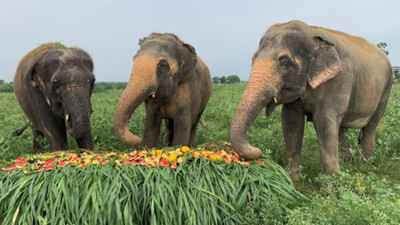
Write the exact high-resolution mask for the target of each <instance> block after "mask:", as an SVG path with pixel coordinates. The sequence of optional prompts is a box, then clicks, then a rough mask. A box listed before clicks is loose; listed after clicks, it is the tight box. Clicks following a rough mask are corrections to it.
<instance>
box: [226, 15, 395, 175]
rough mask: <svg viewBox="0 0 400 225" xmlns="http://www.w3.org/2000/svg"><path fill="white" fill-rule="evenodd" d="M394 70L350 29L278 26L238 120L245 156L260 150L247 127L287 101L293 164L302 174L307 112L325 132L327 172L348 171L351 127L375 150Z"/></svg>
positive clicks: (263, 45)
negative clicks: (345, 147) (346, 145)
mask: <svg viewBox="0 0 400 225" xmlns="http://www.w3.org/2000/svg"><path fill="white" fill-rule="evenodd" d="M392 77H393V72H392V68H391V65H390V62H389V60H388V58H387V57H386V55H385V54H384V53H383V51H382V50H380V49H379V48H377V47H376V46H375V45H373V44H371V43H370V42H368V41H366V40H364V39H362V38H359V37H354V36H350V35H348V34H345V33H342V32H339V31H334V30H329V29H325V28H321V27H313V26H308V25H306V24H305V23H303V22H301V21H291V22H288V23H285V24H276V25H274V26H272V27H270V28H269V29H268V31H267V32H266V33H265V35H264V36H263V37H262V39H261V41H260V45H259V49H258V50H257V52H256V53H255V54H254V56H253V67H252V72H251V75H250V79H249V82H248V84H247V87H246V89H245V91H244V94H243V96H242V99H241V100H240V103H239V106H238V108H237V111H236V114H235V116H234V119H233V121H232V124H231V132H230V138H231V142H232V145H233V147H234V148H235V149H236V151H237V152H238V154H239V155H240V156H242V157H243V158H245V159H249V160H253V159H257V158H259V157H260V156H261V155H262V152H261V150H260V149H258V148H256V147H253V146H251V145H250V144H249V143H248V142H247V140H246V132H247V130H248V128H249V127H250V125H251V124H252V123H253V121H254V119H255V118H256V117H257V115H258V114H259V113H260V112H261V110H262V108H263V107H266V113H267V116H268V115H269V114H270V113H271V112H272V111H273V109H274V108H275V107H276V106H277V105H279V104H282V129H283V135H284V139H285V144H286V155H287V159H288V165H287V169H288V170H289V173H290V175H291V176H292V178H293V179H299V176H300V173H301V171H300V164H301V148H302V141H303V133H304V123H305V117H307V118H308V119H309V120H312V121H313V123H314V127H315V130H316V133H317V136H318V143H319V147H320V153H321V164H322V165H321V166H322V173H324V174H326V175H329V174H332V173H334V172H340V166H339V159H338V139H339V138H340V139H341V140H343V139H344V136H343V132H344V131H345V129H347V128H360V129H361V145H362V148H363V154H364V156H365V157H369V156H371V155H372V154H373V151H374V147H375V130H376V127H377V125H378V122H379V121H380V119H381V118H382V116H383V114H384V112H385V110H386V105H387V102H388V98H389V93H390V88H391V85H392V79H393V78H392Z"/></svg>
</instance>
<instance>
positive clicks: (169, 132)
mask: <svg viewBox="0 0 400 225" xmlns="http://www.w3.org/2000/svg"><path fill="white" fill-rule="evenodd" d="M173 137H174V120H171V119H165V135H164V144H165V145H167V146H169V145H172V141H173Z"/></svg>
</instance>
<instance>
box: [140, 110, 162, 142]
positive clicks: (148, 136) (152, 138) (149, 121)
mask: <svg viewBox="0 0 400 225" xmlns="http://www.w3.org/2000/svg"><path fill="white" fill-rule="evenodd" d="M157 112H158V111H152V112H151V111H147V112H146V120H145V123H144V131H143V147H145V148H148V149H151V148H154V147H156V146H157V143H158V139H159V137H160V128H161V122H162V120H161V117H160V115H159V114H158V113H157Z"/></svg>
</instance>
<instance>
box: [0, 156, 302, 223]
mask: <svg viewBox="0 0 400 225" xmlns="http://www.w3.org/2000/svg"><path fill="white" fill-rule="evenodd" d="M0 186H1V187H2V189H1V190H0V196H1V198H0V212H2V213H0V221H4V223H6V224H11V221H12V218H13V217H14V215H16V216H17V217H16V218H17V220H16V222H17V224H20V223H22V222H25V223H27V224H38V219H39V217H42V220H45V221H49V222H51V224H238V223H243V222H244V221H243V219H244V218H243V214H242V211H244V210H245V208H246V205H247V203H248V201H249V198H251V201H252V203H253V204H264V203H265V204H268V203H269V199H271V196H280V199H281V202H280V203H279V207H287V206H289V205H291V206H292V207H293V206H295V205H299V204H300V203H302V202H303V201H304V198H303V197H302V195H301V194H299V193H298V192H297V191H295V189H294V188H293V185H292V183H291V180H290V178H288V177H287V175H285V172H284V171H283V170H282V168H281V167H279V166H278V165H276V164H275V163H273V162H269V161H267V163H266V164H265V165H262V164H260V163H258V162H254V163H253V165H251V166H243V165H234V164H226V163H218V162H212V161H209V160H208V161H205V160H203V159H199V158H191V159H189V160H187V161H185V162H184V164H183V165H180V166H179V167H178V168H177V169H172V168H154V167H146V166H136V167H133V166H115V165H110V166H90V167H87V168H85V169H76V168H72V167H69V166H68V167H65V168H63V169H56V170H54V171H49V172H34V173H31V174H24V173H23V172H21V171H20V172H17V171H13V172H7V173H5V172H3V173H0ZM260 187H262V188H260ZM261 201H262V202H261ZM275 204H277V203H276V202H275ZM277 207H278V206H277Z"/></svg>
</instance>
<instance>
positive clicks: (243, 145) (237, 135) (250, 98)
mask: <svg viewBox="0 0 400 225" xmlns="http://www.w3.org/2000/svg"><path fill="white" fill-rule="evenodd" d="M274 66H275V65H274V62H273V61H272V60H270V59H261V60H257V61H255V62H254V64H253V68H252V72H251V75H250V79H249V82H248V84H247V86H246V89H245V91H244V93H243V96H242V98H241V100H240V102H239V105H238V108H237V109H236V113H235V116H234V118H233V120H232V124H231V130H230V141H231V143H232V146H233V148H234V149H235V151H236V152H237V153H238V154H239V155H240V156H241V157H243V158H244V159H246V160H255V159H258V158H260V157H261V155H262V151H261V150H260V149H258V148H256V147H253V146H251V145H250V144H249V143H248V141H247V140H246V133H247V130H248V129H249V127H250V126H251V124H252V123H253V122H254V120H255V119H256V118H257V116H258V114H260V112H261V110H262V108H263V107H265V106H266V105H267V104H268V103H269V102H271V101H273V98H274V96H276V95H277V94H278V92H279V89H280V86H281V80H280V77H279V75H278V74H277V73H276V72H275V67H274Z"/></svg>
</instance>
